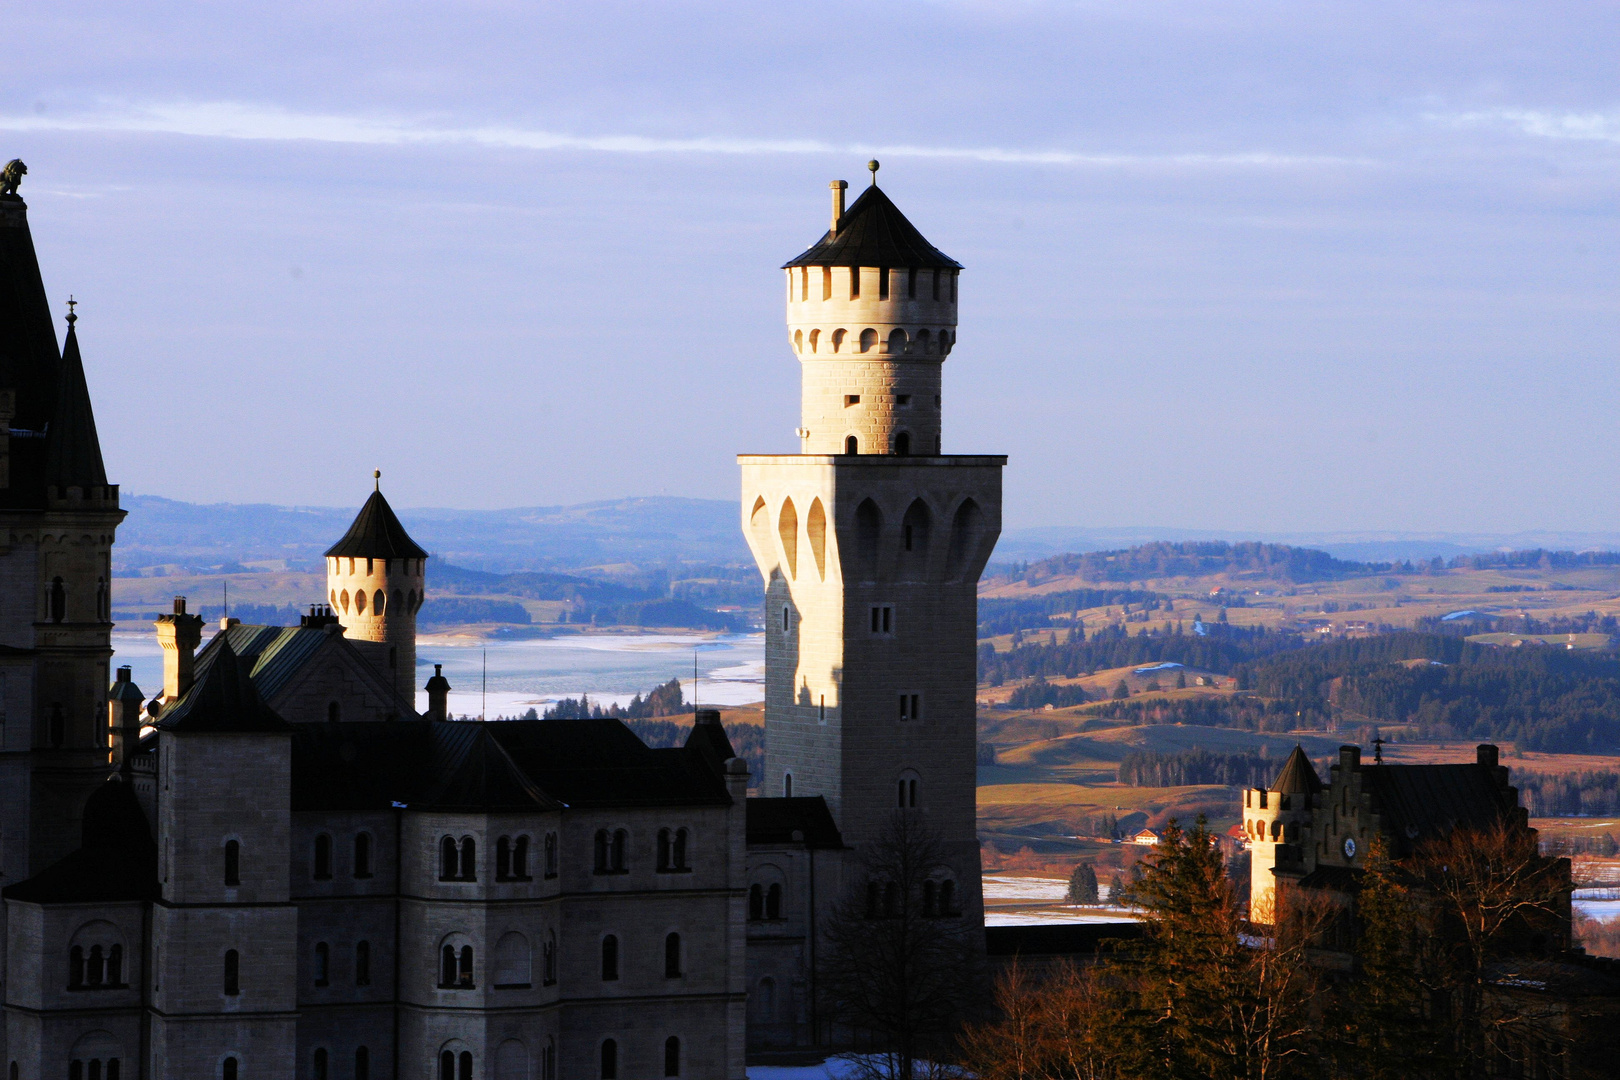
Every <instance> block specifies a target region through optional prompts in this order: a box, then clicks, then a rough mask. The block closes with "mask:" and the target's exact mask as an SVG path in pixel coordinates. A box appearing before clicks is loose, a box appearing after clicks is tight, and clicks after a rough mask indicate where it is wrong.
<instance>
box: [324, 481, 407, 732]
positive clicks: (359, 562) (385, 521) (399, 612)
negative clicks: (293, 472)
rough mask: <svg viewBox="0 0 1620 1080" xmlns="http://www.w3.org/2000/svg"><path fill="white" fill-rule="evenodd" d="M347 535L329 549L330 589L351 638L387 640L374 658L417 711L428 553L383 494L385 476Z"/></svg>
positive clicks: (369, 640)
mask: <svg viewBox="0 0 1620 1080" xmlns="http://www.w3.org/2000/svg"><path fill="white" fill-rule="evenodd" d="M374 476H375V478H377V479H378V480H379V484H378V486H377V488H376V490H374V491H373V492H372V493H371V498H369V499H367V500H366V504H365V505H364V506H362V507H361V508H360V513H359V514H358V515H356V516H355V519H354V524H352V525H350V526H349V531H348V532H347V533H345V534H344V535H343V539H341V540H339V541H338V542H337V543H335V544H333V545H332V546H331V547H330V548H328V549H327V551H326V589H327V594H328V600H330V602H331V604H332V611H333V612H334V613H335V614H336V615H337V618H338V621H339V622H340V623H342V625H343V628H344V630H345V631H346V632H347V636H348V638H349V640H351V641H356V642H377V643H379V644H382V645H386V646H387V649H386V652H380V653H379V654H378V655H377V656H376V657H375V660H376V661H377V662H378V663H379V666H381V667H382V668H383V669H384V671H383V673H384V675H385V676H386V677H387V678H388V679H389V681H390V682H391V683H392V685H393V687H394V690H395V692H396V693H397V694H398V695H399V699H400V703H401V704H402V705H403V706H404V707H405V708H406V709H408V710H410V711H412V712H414V711H415V707H416V706H415V702H416V613H417V611H418V610H419V609H420V608H421V607H422V601H423V600H424V599H425V593H424V590H425V589H426V587H427V571H426V567H427V559H428V553H427V552H426V551H424V550H423V549H422V548H421V546H419V545H418V544H417V543H416V541H414V540H412V539H411V538H410V535H409V534H408V533H407V532H406V531H405V527H404V526H403V525H401V524H400V523H399V518H398V517H396V516H394V511H393V508H392V507H390V506H389V505H388V500H387V499H385V498H383V494H382V486H381V483H380V478H381V476H382V474H381V473H380V472H379V473H376V474H374Z"/></svg>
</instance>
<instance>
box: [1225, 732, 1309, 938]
mask: <svg viewBox="0 0 1620 1080" xmlns="http://www.w3.org/2000/svg"><path fill="white" fill-rule="evenodd" d="M1321 790H1322V780H1321V778H1320V777H1318V776H1317V775H1316V769H1315V768H1313V767H1312V766H1311V762H1310V759H1309V758H1307V757H1306V756H1305V750H1304V748H1302V747H1299V746H1295V747H1294V752H1293V753H1291V754H1289V755H1288V760H1287V761H1286V762H1284V763H1283V767H1282V771H1281V772H1279V773H1278V774H1277V778H1276V779H1275V780H1273V781H1272V782H1271V786H1270V787H1269V788H1259V787H1254V788H1249V789H1248V790H1246V791H1245V792H1244V793H1243V832H1244V835H1245V836H1246V837H1247V838H1248V841H1249V860H1250V861H1249V918H1250V919H1251V920H1252V921H1254V922H1257V923H1269V922H1270V921H1271V916H1272V911H1273V907H1274V904H1275V897H1276V875H1275V874H1274V873H1273V871H1274V870H1275V869H1277V868H1278V867H1282V868H1283V869H1288V868H1290V867H1292V866H1294V865H1295V864H1296V863H1298V862H1300V851H1301V848H1300V845H1301V843H1302V842H1303V843H1306V844H1308V843H1309V836H1310V831H1311V810H1312V808H1313V806H1314V804H1315V801H1316V795H1317V793H1318V792H1320V791H1321Z"/></svg>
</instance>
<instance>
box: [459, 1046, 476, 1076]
mask: <svg viewBox="0 0 1620 1080" xmlns="http://www.w3.org/2000/svg"><path fill="white" fill-rule="evenodd" d="M458 1064H459V1065H460V1068H459V1069H458V1070H457V1072H456V1080H473V1060H472V1051H470V1050H463V1051H462V1052H461V1059H460V1061H459V1062H458Z"/></svg>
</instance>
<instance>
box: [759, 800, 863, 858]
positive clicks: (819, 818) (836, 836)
mask: <svg viewBox="0 0 1620 1080" xmlns="http://www.w3.org/2000/svg"><path fill="white" fill-rule="evenodd" d="M747 806H748V825H747V829H748V842H749V843H750V844H763V845H768V846H773V847H774V846H778V845H783V844H804V845H805V846H806V847H812V848H841V847H843V846H844V837H843V835H842V834H841V833H840V832H839V831H838V825H837V824H836V823H835V822H834V821H833V817H832V812H831V811H829V810H828V809H827V800H825V799H823V798H822V797H821V796H820V795H811V796H808V797H806V796H798V797H795V798H789V799H749V800H748V804H747ZM795 833H797V834H798V836H797V837H795V836H794V834H795Z"/></svg>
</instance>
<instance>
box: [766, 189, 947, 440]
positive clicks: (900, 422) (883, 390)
mask: <svg viewBox="0 0 1620 1080" xmlns="http://www.w3.org/2000/svg"><path fill="white" fill-rule="evenodd" d="M877 165H878V163H877V162H875V161H873V162H871V163H870V164H869V166H868V167H869V168H870V169H871V170H872V186H871V187H868V188H867V189H866V190H865V191H864V192H862V193H861V196H860V198H858V199H856V200H855V202H854V204H853V205H851V206H850V207H849V208H848V209H847V210H846V209H845V208H844V192H845V189H846V188H847V187H848V186H849V185H848V184H847V183H846V182H845V181H843V180H834V181H833V183H832V192H833V207H832V227H831V228H830V229H828V230H827V233H826V235H824V236H823V237H822V238H821V240H820V241H818V242H817V243H816V244H815V246H813V247H811V248H810V249H809V250H808V251H806V252H805V253H804V254H802V255H800V256H799V257H798V258H796V259H793V260H792V261H791V262H788V263H787V264H785V265H784V267H783V269H784V270H786V271H787V278H788V280H787V284H788V297H787V321H788V334H789V337H790V339H791V341H792V344H793V351H794V353H795V354H796V355H797V356H798V357H799V362H800V365H801V367H802V379H801V403H802V404H801V418H802V419H801V422H800V427H799V431H798V434H799V439H800V449H801V452H802V453H806V454H901V455H905V454H938V453H940V452H941V450H942V447H943V444H942V441H941V439H942V436H941V430H940V404H941V398H940V385H941V381H940V365H941V364H943V363H944V360H945V357H946V356H948V355H949V354H950V351H951V348H952V347H953V346H954V345H955V344H956V278H957V274H958V273H959V272H960V271H961V269H962V266H961V264H960V263H958V262H957V261H956V260H955V259H952V258H951V257H950V256H948V255H946V254H945V253H944V252H942V251H940V250H939V249H938V248H936V247H934V245H932V244H930V243H929V242H928V241H927V240H926V239H924V238H923V235H922V233H920V232H919V231H917V228H916V226H914V225H912V224H911V222H909V221H907V220H906V216H905V215H904V214H902V213H901V212H900V208H899V207H897V206H895V205H894V203H893V202H892V201H891V200H890V199H889V197H888V196H887V195H886V194H884V193H883V189H882V188H880V187H878V186H877Z"/></svg>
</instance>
